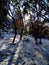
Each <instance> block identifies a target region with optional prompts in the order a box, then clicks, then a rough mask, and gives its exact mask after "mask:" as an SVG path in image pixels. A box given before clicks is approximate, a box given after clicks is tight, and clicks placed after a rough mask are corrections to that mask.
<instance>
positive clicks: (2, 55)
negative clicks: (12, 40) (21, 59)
mask: <svg viewBox="0 0 49 65" xmlns="http://www.w3.org/2000/svg"><path fill="white" fill-rule="evenodd" d="M19 43H20V42H17V43H16V45H11V44H9V46H8V47H7V48H5V49H3V50H2V51H0V64H1V63H2V62H4V61H7V60H6V59H7V58H8V57H10V59H8V60H9V61H10V62H8V65H11V63H12V60H13V57H14V54H15V52H16V49H17V47H18V44H19ZM3 44H4V43H3ZM5 44H6V43H5ZM1 47H2V46H1ZM12 49H13V50H12Z"/></svg>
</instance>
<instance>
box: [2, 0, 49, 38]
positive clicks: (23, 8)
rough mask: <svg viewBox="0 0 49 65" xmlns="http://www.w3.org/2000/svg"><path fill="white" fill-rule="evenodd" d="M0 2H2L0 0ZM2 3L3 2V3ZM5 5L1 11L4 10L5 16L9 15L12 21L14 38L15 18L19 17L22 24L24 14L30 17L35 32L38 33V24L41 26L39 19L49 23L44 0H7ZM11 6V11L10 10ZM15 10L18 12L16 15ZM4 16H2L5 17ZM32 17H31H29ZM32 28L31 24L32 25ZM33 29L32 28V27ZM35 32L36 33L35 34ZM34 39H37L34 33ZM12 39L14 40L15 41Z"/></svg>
mask: <svg viewBox="0 0 49 65" xmlns="http://www.w3.org/2000/svg"><path fill="white" fill-rule="evenodd" d="M1 1H2V0H1ZM3 2H4V1H3ZM4 3H5V4H3V3H2V4H3V5H4V7H3V9H5V10H6V11H5V14H6V15H7V14H8V15H9V16H10V17H11V18H12V20H13V25H14V30H15V37H16V25H15V18H17V17H19V18H20V20H21V21H22V22H24V16H25V15H26V14H29V15H30V19H31V20H30V22H31V23H33V22H35V26H36V27H37V31H38V32H39V27H40V26H39V24H41V23H40V22H41V19H43V20H48V21H49V17H47V16H49V7H48V5H47V4H46V2H45V1H44V0H8V1H6V0H5V2H4ZM2 4H1V5H2ZM11 5H12V7H13V9H11V8H10V6H11ZM15 10H16V11H17V12H18V13H17V14H16V15H15V14H14V13H15ZM5 14H4V16H5ZM31 16H32V17H31ZM32 26H33V24H32ZM32 28H33V27H32ZM22 31H23V28H22V29H21V33H20V39H21V38H22ZM37 31H36V32H37ZM33 35H34V37H36V39H37V38H38V36H37V34H36V33H35V32H34V34H33ZM38 35H39V33H38ZM15 37H14V39H15Z"/></svg>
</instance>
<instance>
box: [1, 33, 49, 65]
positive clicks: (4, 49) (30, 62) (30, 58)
mask: <svg viewBox="0 0 49 65" xmlns="http://www.w3.org/2000/svg"><path fill="white" fill-rule="evenodd" d="M4 34H5V35H4V39H0V65H49V40H46V39H42V45H40V44H39V45H36V44H35V40H34V38H32V37H31V36H23V38H22V40H21V41H19V37H20V36H19V35H17V37H16V40H15V43H14V44H11V43H12V40H13V37H14V35H13V34H6V33H4Z"/></svg>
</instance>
